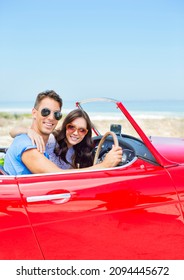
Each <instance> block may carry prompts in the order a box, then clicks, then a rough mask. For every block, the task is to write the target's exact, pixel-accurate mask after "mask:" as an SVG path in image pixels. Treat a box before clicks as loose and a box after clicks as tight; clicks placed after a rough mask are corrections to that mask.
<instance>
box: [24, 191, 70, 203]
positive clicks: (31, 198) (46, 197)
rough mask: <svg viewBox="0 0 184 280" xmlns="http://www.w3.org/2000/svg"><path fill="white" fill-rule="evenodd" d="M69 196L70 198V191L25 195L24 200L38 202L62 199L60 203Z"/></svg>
mask: <svg viewBox="0 0 184 280" xmlns="http://www.w3.org/2000/svg"><path fill="white" fill-rule="evenodd" d="M70 198H71V194H70V193H61V194H50V195H39V196H28V197H26V201H27V202H39V201H47V200H56V199H63V201H62V202H61V203H64V202H66V201H67V200H69V199H70Z"/></svg>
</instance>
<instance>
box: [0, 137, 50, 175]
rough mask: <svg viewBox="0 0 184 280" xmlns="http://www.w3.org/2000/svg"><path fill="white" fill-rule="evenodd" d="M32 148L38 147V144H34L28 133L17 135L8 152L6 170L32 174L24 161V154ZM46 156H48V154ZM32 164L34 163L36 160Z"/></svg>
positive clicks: (12, 173) (19, 173) (11, 173)
mask: <svg viewBox="0 0 184 280" xmlns="http://www.w3.org/2000/svg"><path fill="white" fill-rule="evenodd" d="M30 149H36V145H33V144H32V141H31V139H30V138H29V136H27V134H20V135H18V136H16V137H15V139H14V140H13V143H12V144H11V145H10V147H9V148H8V151H7V152H6V156H5V161H4V170H5V171H6V172H7V173H8V174H9V175H23V174H31V173H32V172H31V171H30V170H29V169H28V168H27V167H26V166H25V164H24V163H23V161H22V154H23V153H24V152H25V151H27V150H30ZM45 156H46V157H48V155H46V154H45ZM32 164H34V162H33V163H32Z"/></svg>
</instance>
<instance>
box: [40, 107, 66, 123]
mask: <svg viewBox="0 0 184 280" xmlns="http://www.w3.org/2000/svg"><path fill="white" fill-rule="evenodd" d="M51 112H52V111H51V110H50V109H48V108H43V109H42V110H41V115H42V117H47V116H49V115H50V114H51ZM54 117H55V119H56V120H57V121H59V120H60V119H61V118H62V113H61V112H60V111H55V112H54Z"/></svg>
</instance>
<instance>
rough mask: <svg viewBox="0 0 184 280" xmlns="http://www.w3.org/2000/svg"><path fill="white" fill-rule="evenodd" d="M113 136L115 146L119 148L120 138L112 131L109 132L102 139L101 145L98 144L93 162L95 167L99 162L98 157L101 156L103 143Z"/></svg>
mask: <svg viewBox="0 0 184 280" xmlns="http://www.w3.org/2000/svg"><path fill="white" fill-rule="evenodd" d="M109 135H111V136H112V138H113V141H114V145H115V146H118V145H119V143H118V138H117V135H116V134H115V133H114V132H112V131H107V132H106V133H105V134H104V136H103V137H102V139H101V140H100V142H99V144H98V148H97V150H96V153H95V158H94V161H93V165H95V164H96V163H97V161H98V157H99V154H100V151H101V148H102V145H103V143H104V142H105V140H106V138H107V137H108V136H109Z"/></svg>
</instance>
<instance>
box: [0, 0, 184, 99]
mask: <svg viewBox="0 0 184 280" xmlns="http://www.w3.org/2000/svg"><path fill="white" fill-rule="evenodd" d="M0 40H1V52H0V98H1V100H2V101H14V100H15V101H18V100H24V101H32V100H34V99H35V96H36V94H37V93H39V92H40V91H42V90H45V89H54V90H56V91H57V92H58V93H59V94H60V95H61V96H62V98H63V100H73V99H74V100H81V99H84V98H87V97H89V98H91V97H112V98H116V99H120V100H134V99H139V100H143V99H179V100H180V99H184V1H183V0H0Z"/></svg>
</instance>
